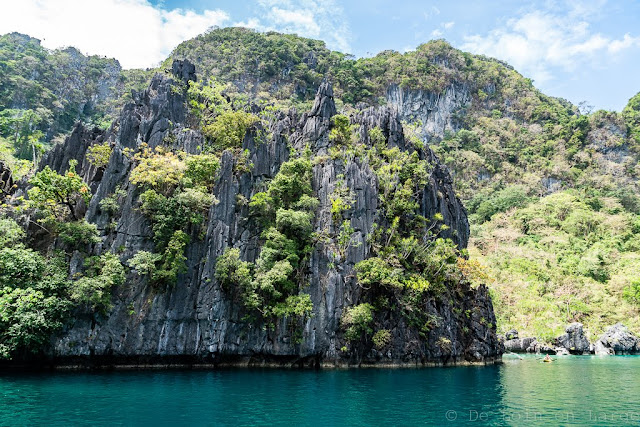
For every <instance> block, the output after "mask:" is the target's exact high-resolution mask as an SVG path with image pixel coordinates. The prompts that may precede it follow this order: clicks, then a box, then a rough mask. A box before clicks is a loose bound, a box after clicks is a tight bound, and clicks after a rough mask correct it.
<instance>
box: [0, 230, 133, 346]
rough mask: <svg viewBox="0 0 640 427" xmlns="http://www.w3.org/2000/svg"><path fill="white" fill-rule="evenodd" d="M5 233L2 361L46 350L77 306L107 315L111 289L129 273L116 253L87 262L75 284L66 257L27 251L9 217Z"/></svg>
mask: <svg viewBox="0 0 640 427" xmlns="http://www.w3.org/2000/svg"><path fill="white" fill-rule="evenodd" d="M0 230H2V231H3V232H4V233H2V237H1V238H0V358H11V357H13V356H15V355H17V354H20V353H24V352H32V353H37V352H39V351H41V350H42V348H43V347H44V346H45V345H47V343H48V342H49V339H50V337H51V335H52V334H53V333H55V332H56V331H58V330H59V329H60V328H61V327H62V326H63V325H64V323H65V322H66V320H67V319H68V316H69V314H70V313H71V310H72V309H73V307H75V306H77V305H78V304H83V305H85V304H88V305H89V308H91V309H93V310H100V311H106V310H108V309H109V307H110V302H111V288H112V287H115V286H119V285H121V284H123V283H124V268H123V267H122V265H121V264H120V261H119V259H118V257H117V256H115V255H113V254H110V253H105V254H104V255H102V256H101V257H99V258H98V257H96V258H89V259H87V260H86V264H88V266H87V268H86V270H85V271H84V272H83V273H81V277H78V278H75V279H76V280H73V281H72V280H69V278H68V275H69V265H68V263H67V262H68V261H67V260H65V258H64V256H63V255H62V254H56V253H54V254H51V255H48V256H45V255H42V254H40V253H38V252H36V251H34V250H32V249H29V248H27V247H26V246H25V245H24V244H23V243H22V239H23V238H24V234H25V233H24V231H23V229H22V227H20V225H18V224H17V223H16V222H15V221H14V220H12V219H10V218H7V217H2V218H0Z"/></svg>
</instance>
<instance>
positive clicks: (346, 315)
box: [340, 303, 373, 341]
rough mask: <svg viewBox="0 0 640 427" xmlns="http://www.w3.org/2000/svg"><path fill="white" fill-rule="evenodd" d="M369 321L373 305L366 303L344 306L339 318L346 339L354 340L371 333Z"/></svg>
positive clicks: (370, 320)
mask: <svg viewBox="0 0 640 427" xmlns="http://www.w3.org/2000/svg"><path fill="white" fill-rule="evenodd" d="M371 323H373V306H372V305H371V304H367V303H365V304H359V305H354V306H353V307H347V308H345V310H344V312H343V313H342V318H341V319H340V324H341V326H342V327H343V328H344V337H345V338H346V339H347V341H356V340H360V339H364V338H365V337H366V336H367V335H371V334H372V333H373V329H371Z"/></svg>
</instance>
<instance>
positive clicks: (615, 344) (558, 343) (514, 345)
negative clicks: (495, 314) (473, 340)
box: [500, 322, 640, 356]
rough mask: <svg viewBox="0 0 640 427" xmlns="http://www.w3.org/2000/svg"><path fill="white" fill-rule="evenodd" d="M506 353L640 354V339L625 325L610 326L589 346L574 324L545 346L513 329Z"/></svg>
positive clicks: (506, 336) (506, 337) (505, 340)
mask: <svg viewBox="0 0 640 427" xmlns="http://www.w3.org/2000/svg"><path fill="white" fill-rule="evenodd" d="M500 339H501V340H502V341H503V344H504V348H505V352H507V353H509V352H510V353H536V354H556V355H568V354H573V355H588V354H595V355H598V356H613V355H631V354H640V338H638V337H637V336H636V335H635V334H634V333H632V332H631V331H629V329H628V328H627V327H626V326H624V325H623V324H622V323H616V324H615V325H613V326H610V327H609V328H608V329H607V330H606V331H605V332H604V333H603V334H602V335H601V336H600V337H599V338H598V340H596V341H595V342H593V343H591V342H589V339H588V338H587V336H586V335H585V332H584V330H583V326H582V323H578V322H575V323H571V324H570V325H569V326H567V328H566V329H565V333H564V334H563V335H560V336H559V337H557V338H556V339H555V341H554V343H553V344H552V345H549V344H546V343H542V342H540V341H538V340H537V339H536V338H535V337H523V338H520V337H519V333H518V331H517V330H515V329H512V330H510V331H508V332H507V333H505V334H504V336H501V337H500Z"/></svg>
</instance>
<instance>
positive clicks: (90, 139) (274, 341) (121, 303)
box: [43, 62, 501, 366]
mask: <svg viewBox="0 0 640 427" xmlns="http://www.w3.org/2000/svg"><path fill="white" fill-rule="evenodd" d="M193 71H194V70H193V68H192V66H191V65H190V64H188V63H184V62H182V63H177V64H174V67H173V72H174V73H176V75H177V77H175V79H176V81H177V82H183V81H186V80H187V79H193V78H195V76H194V72H193ZM174 83H175V82H174V81H173V80H172V79H171V78H169V77H167V76H164V75H157V76H156V77H155V78H154V79H153V81H152V82H151V85H150V87H149V88H148V89H147V90H146V91H144V92H143V93H138V94H135V102H134V103H131V104H129V105H127V106H125V107H124V109H123V111H122V115H121V116H120V118H119V120H117V121H116V123H114V125H113V126H112V127H111V129H110V130H109V131H107V132H105V133H101V132H99V131H92V130H87V129H84V128H83V127H82V126H81V125H78V126H77V127H76V129H75V130H74V132H73V133H72V135H71V136H70V137H69V138H68V140H67V142H66V143H65V144H64V145H61V146H58V147H56V149H55V150H54V151H52V152H51V153H50V154H49V155H48V156H47V157H46V158H45V159H44V160H43V165H45V164H46V165H50V166H51V167H52V168H54V169H56V170H58V171H63V170H64V169H65V168H66V165H67V164H68V161H69V159H72V158H73V159H76V160H78V165H79V168H78V171H79V172H80V173H81V174H82V175H83V177H84V179H85V180H86V181H87V182H89V183H90V184H91V188H92V191H93V193H94V196H93V199H92V201H91V203H90V205H89V206H88V207H87V212H86V216H85V218H86V219H87V220H88V221H89V222H92V223H95V224H97V226H98V228H99V229H100V230H101V233H102V242H101V243H99V244H98V245H96V246H95V247H94V248H93V252H94V253H95V254H99V253H102V252H104V251H107V250H110V251H113V252H115V253H118V254H120V256H121V259H122V260H123V261H126V260H127V259H129V258H130V257H132V256H133V255H134V254H135V253H136V252H138V251H140V250H148V251H152V250H153V242H152V240H151V234H152V232H151V229H150V223H149V221H148V219H147V218H146V217H145V216H143V215H142V213H141V212H140V211H139V210H138V207H139V200H138V196H139V194H140V191H139V190H138V189H137V188H136V187H135V186H134V185H132V184H131V183H130V182H129V179H128V176H129V173H130V171H131V169H132V160H131V159H130V156H127V155H125V154H126V153H125V150H126V149H127V148H130V149H132V148H136V147H138V146H139V145H140V144H141V143H143V142H145V143H148V144H149V146H151V147H155V146H158V145H161V144H163V145H169V146H170V148H176V149H181V150H184V151H186V152H190V153H195V152H197V149H198V148H197V147H199V146H200V145H201V144H202V142H203V136H202V134H201V133H200V132H198V131H195V130H192V129H190V128H189V127H188V126H187V122H188V121H189V117H188V115H189V113H188V109H187V108H186V106H185V95H184V92H180V91H178V90H172V87H173V86H174ZM454 89H455V91H454V92H453V93H452V94H449V95H447V98H443V99H434V100H431V101H429V102H430V103H431V104H433V105H434V106H436V107H437V108H438V113H437V115H436V116H433V120H432V121H428V123H433V124H434V125H433V126H436V127H439V128H441V127H443V126H444V127H447V126H449V120H450V116H451V111H449V113H446V112H445V111H443V110H445V109H447V108H449V107H451V106H454V107H455V108H457V107H458V104H459V103H460V102H462V100H463V99H464V96H465V95H464V91H462V92H461V90H462V89H460V88H458V89H456V88H453V89H452V90H454ZM393 96H400V95H393ZM401 100H402V98H401ZM432 101H433V102H432ZM402 102H404V104H406V102H407V101H402ZM415 102H418V101H415ZM425 102H426V101H425ZM431 104H429V105H431ZM416 105H417V104H416ZM428 108H432V106H429V107H428ZM452 108H453V107H452ZM429 111H431V110H429ZM334 114H336V107H335V104H334V101H333V93H332V90H331V86H330V84H329V83H327V82H325V83H323V84H322V85H321V87H320V88H319V90H318V95H317V98H316V100H315V104H314V106H313V108H312V110H311V111H309V112H307V113H304V114H302V115H300V114H298V113H297V112H296V111H289V112H281V113H279V114H278V116H277V123H276V124H275V126H274V129H275V131H274V136H273V138H272V139H271V140H269V141H267V142H261V143H259V142H258V138H257V137H256V135H255V133H254V132H249V133H248V134H247V136H246V137H245V139H244V142H243V149H246V150H248V151H249V160H250V162H252V163H253V165H254V167H253V169H252V170H251V171H250V172H238V171H236V170H235V168H234V163H235V162H236V159H235V158H234V156H233V155H231V154H230V153H229V152H226V153H225V154H223V156H222V158H221V168H220V172H219V177H218V180H217V182H216V185H215V187H214V194H215V197H216V199H217V200H218V201H219V203H217V204H214V205H212V206H211V207H210V209H209V212H208V219H207V221H208V222H207V224H206V233H204V237H203V238H202V239H198V238H197V236H195V235H194V236H193V238H192V243H190V244H189V246H188V248H187V252H186V255H187V259H188V260H187V264H188V272H187V273H185V274H182V275H181V276H180V277H179V280H178V283H177V285H176V286H174V287H172V288H170V289H167V290H166V291H164V292H158V290H154V289H153V288H152V287H151V286H149V285H148V284H147V283H146V282H145V280H144V279H140V278H139V277H137V276H135V275H134V274H133V273H132V274H130V276H129V277H128V280H127V283H126V285H125V286H121V287H120V288H118V289H115V290H114V295H113V308H112V309H111V310H110V311H109V312H108V313H106V314H97V313H89V312H79V313H76V317H75V321H74V323H73V324H72V325H70V326H69V327H68V328H67V329H66V330H65V331H64V332H63V333H62V334H61V335H60V336H59V337H58V338H57V339H56V340H55V343H54V345H53V350H52V356H53V357H54V358H55V359H56V360H58V361H60V362H61V363H72V362H73V361H84V362H86V361H90V362H91V363H93V362H95V363H129V362H131V363H147V362H148V363H163V361H170V362H177V361H185V362H188V363H213V364H218V363H220V364H224V363H257V364H259V363H269V362H273V363H277V364H294V363H297V364H300V365H316V366H317V365H323V364H338V365H344V364H361V363H392V364H423V363H462V362H492V361H494V360H496V359H498V358H499V356H500V353H501V345H500V343H499V342H498V339H497V337H496V333H495V316H494V313H493V308H492V305H491V300H490V297H489V295H488V291H487V288H486V287H484V286H480V287H479V288H476V289H473V288H471V287H469V286H466V287H465V288H463V289H457V290H455V291H453V290H450V291H448V293H447V294H446V295H444V296H442V297H438V298H436V297H434V298H431V299H429V300H428V301H427V302H425V303H424V304H423V306H421V307H420V309H421V310H423V311H424V312H426V313H428V314H429V315H431V316H432V317H433V318H434V319H438V321H436V322H434V324H433V326H432V328H431V330H430V331H429V332H428V334H426V336H425V335H421V334H420V333H419V332H418V331H417V330H415V329H414V328H411V327H410V326H409V325H408V324H407V322H406V321H405V319H404V318H403V316H402V315H401V313H400V311H399V310H398V309H397V307H395V308H394V307H389V309H388V310H386V311H385V312H383V313H377V314H376V316H377V317H376V323H377V324H378V325H380V327H383V328H385V329H388V330H389V331H390V333H391V336H390V342H389V343H388V345H387V346H386V347H385V348H383V349H381V350H375V349H373V345H372V344H371V343H370V342H368V343H365V344H364V346H363V347H362V348H361V349H360V351H358V352H351V353H345V352H344V351H341V349H342V348H343V346H344V345H345V339H344V336H343V330H342V328H341V325H340V318H341V316H342V313H343V311H344V310H345V308H346V307H348V306H352V305H354V304H358V303H359V302H361V296H362V292H363V289H362V288H361V287H360V286H359V285H358V283H357V280H356V275H355V274H354V269H353V268H354V265H355V264H356V263H357V262H359V261H362V260H364V259H366V258H367V257H369V256H370V251H371V247H370V244H369V243H368V240H367V236H368V235H369V234H370V233H371V232H372V230H373V227H374V223H376V221H378V220H379V218H378V213H379V206H378V203H379V198H378V184H377V178H376V174H375V173H374V171H373V170H372V169H371V167H370V166H369V164H368V162H367V160H365V159H360V158H357V157H352V158H347V159H332V158H331V157H330V156H326V154H327V150H328V148H329V146H330V141H329V128H330V118H331V116H333V115H334ZM425 114H427V115H429V117H431V115H432V114H435V113H430V112H426V113H425ZM400 117H401V114H399V112H398V109H397V108H389V107H382V108H369V109H366V110H363V111H361V112H360V113H358V114H356V115H354V116H352V117H351V120H352V123H354V124H356V125H358V126H360V127H361V128H363V129H370V128H372V127H376V126H377V127H379V128H380V129H381V130H382V131H383V133H384V135H385V138H386V140H387V143H388V144H389V145H391V146H397V147H399V148H400V149H401V150H413V148H411V147H410V146H409V144H407V143H406V141H405V137H404V135H403V130H402V125H401V123H400ZM429 129H431V128H429ZM169 133H171V134H172V135H175V137H174V138H170V139H168V138H166V137H167V135H169ZM364 134H365V133H361V135H364ZM105 141H107V142H109V143H110V144H112V145H113V153H112V155H111V158H110V161H109V164H108V165H107V166H106V167H105V168H102V169H101V170H95V168H93V167H91V166H90V165H89V164H88V163H87V162H86V156H85V153H86V150H87V147H88V146H89V145H90V144H93V143H103V142H105ZM292 147H293V148H294V149H296V150H303V149H305V147H308V148H309V149H310V150H311V152H312V155H313V156H316V157H317V156H324V159H325V160H323V161H318V162H315V163H314V167H313V190H314V194H315V195H316V196H317V197H318V199H319V200H320V206H319V208H318V210H317V213H316V215H315V219H314V229H315V230H316V231H322V230H330V229H331V228H332V227H334V225H332V220H331V212H330V209H331V200H330V195H331V193H332V192H333V191H334V189H335V186H336V185H337V183H338V181H339V180H342V181H343V182H344V183H346V185H347V186H348V188H349V189H350V191H351V192H352V194H353V196H354V197H353V204H352V207H351V209H350V210H349V211H348V212H347V213H346V215H347V216H348V217H349V219H350V220H351V224H352V227H353V229H354V232H353V235H352V239H351V241H352V242H353V243H354V244H352V245H351V246H350V247H348V249H347V250H346V252H345V253H344V256H342V257H341V258H340V259H339V261H338V262H336V261H335V259H336V258H335V254H334V246H335V245H334V244H333V242H332V241H328V242H325V243H319V244H316V245H315V247H314V250H313V253H312V255H311V257H310V260H309V262H308V265H307V267H306V270H305V277H306V279H307V280H308V282H309V286H308V287H306V288H305V291H304V292H307V293H309V295H310V296H311V300H312V301H313V307H314V308H313V315H312V316H311V317H310V318H308V319H307V320H306V322H305V323H304V325H303V330H302V339H301V340H296V339H294V337H292V334H291V328H289V327H288V325H287V321H286V320H285V319H280V320H279V321H278V322H277V323H276V325H275V328H274V329H269V328H264V327H261V325H259V324H255V323H251V322H247V321H244V320H243V316H244V314H245V313H243V310H242V308H241V307H240V306H239V305H238V304H237V303H234V302H233V301H232V299H230V298H229V297H228V295H226V294H225V293H224V292H223V291H222V290H221V287H220V286H219V284H218V283H217V282H216V280H215V277H214V271H215V264H216V259H217V257H218V256H220V255H221V254H222V253H223V252H224V250H225V248H228V247H234V248H238V249H239V250H240V254H241V257H242V259H243V260H246V261H249V262H255V261H256V259H257V257H258V255H259V252H260V245H261V242H260V232H261V230H260V228H259V226H258V225H257V222H256V221H255V220H253V219H252V218H251V217H250V215H249V208H248V206H247V204H246V203H244V202H242V201H243V200H244V201H246V200H250V199H251V197H252V196H253V195H254V194H255V193H256V192H258V191H262V190H263V188H264V187H263V185H264V183H265V182H266V181H267V180H269V179H271V178H273V177H274V176H275V174H276V173H277V172H278V170H279V168H280V165H282V163H283V162H285V161H287V160H288V159H289V156H290V152H291V148H292ZM421 155H422V156H424V157H425V158H427V159H428V160H429V161H430V162H431V163H432V165H433V171H432V173H431V175H430V177H429V180H428V184H427V185H426V186H425V187H424V190H423V192H422V194H420V195H419V200H420V208H419V210H420V212H419V214H421V215H423V216H425V217H427V218H432V217H433V216H434V215H435V214H436V213H440V214H441V215H442V217H443V219H444V220H443V222H444V224H446V225H447V226H448V227H449V228H448V230H446V231H444V232H443V233H444V234H445V237H451V238H452V239H453V240H454V241H455V242H456V243H457V244H458V245H459V247H461V248H464V247H465V246H466V244H467V241H468V237H469V226H468V222H467V216H466V211H465V209H464V207H463V206H462V204H461V203H460V201H459V200H458V198H457V197H456V195H455V192H454V189H453V187H452V180H451V177H450V175H449V172H448V171H447V169H446V168H445V167H444V166H443V165H442V164H440V163H439V161H438V160H437V158H436V157H435V156H434V155H433V153H431V152H430V150H428V149H427V151H425V152H423V153H422V154H421ZM116 188H120V189H122V190H124V191H126V193H127V196H126V197H124V199H123V200H122V202H121V206H120V209H119V212H118V213H117V214H116V215H115V217H112V216H110V215H109V214H108V213H106V212H102V211H101V210H100V206H99V202H100V200H102V199H103V198H104V197H106V196H107V195H109V194H112V193H113V192H114V191H115V190H116ZM114 224H115V226H114ZM443 343H446V345H443Z"/></svg>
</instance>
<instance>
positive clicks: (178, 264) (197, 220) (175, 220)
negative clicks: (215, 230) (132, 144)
mask: <svg viewBox="0 0 640 427" xmlns="http://www.w3.org/2000/svg"><path fill="white" fill-rule="evenodd" d="M134 160H135V161H136V162H137V165H136V167H135V168H134V169H133V170H132V171H131V175H130V178H129V179H130V180H131V182H132V183H133V184H135V185H137V186H139V187H140V188H141V189H144V190H146V191H144V192H143V193H142V194H141V195H140V202H141V206H140V210H141V211H142V212H143V213H144V214H145V215H146V216H147V217H148V218H149V219H150V220H151V224H152V226H151V228H152V230H153V241H154V243H155V249H156V251H157V254H149V253H148V252H143V253H138V254H136V255H135V256H134V258H133V259H132V260H130V264H129V265H130V266H131V267H133V268H135V269H136V270H137V271H138V273H140V274H141V275H148V276H149V279H150V281H151V283H152V284H154V285H155V286H158V287H163V286H172V285H174V284H175V283H176V281H177V279H178V275H179V274H180V273H183V272H185V271H186V263H185V262H186V257H185V255H184V251H185V249H186V246H187V244H188V243H189V242H190V240H191V237H190V234H191V233H192V232H193V231H197V228H195V227H198V226H201V225H202V224H203V223H204V219H205V215H206V213H207V212H208V210H209V208H210V207H211V205H212V204H213V203H215V198H214V197H213V195H212V194H211V188H212V187H213V184H214V182H215V179H216V173H217V170H218V167H219V160H218V158H217V157H216V156H215V155H212V154H198V155H189V154H186V153H184V152H175V153H174V152H170V151H165V150H164V149H163V148H161V147H158V148H156V149H155V150H150V149H149V148H148V147H146V146H143V147H141V149H140V151H139V152H138V153H136V154H135V156H134ZM194 229H195V230H194ZM152 255H153V256H152Z"/></svg>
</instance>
